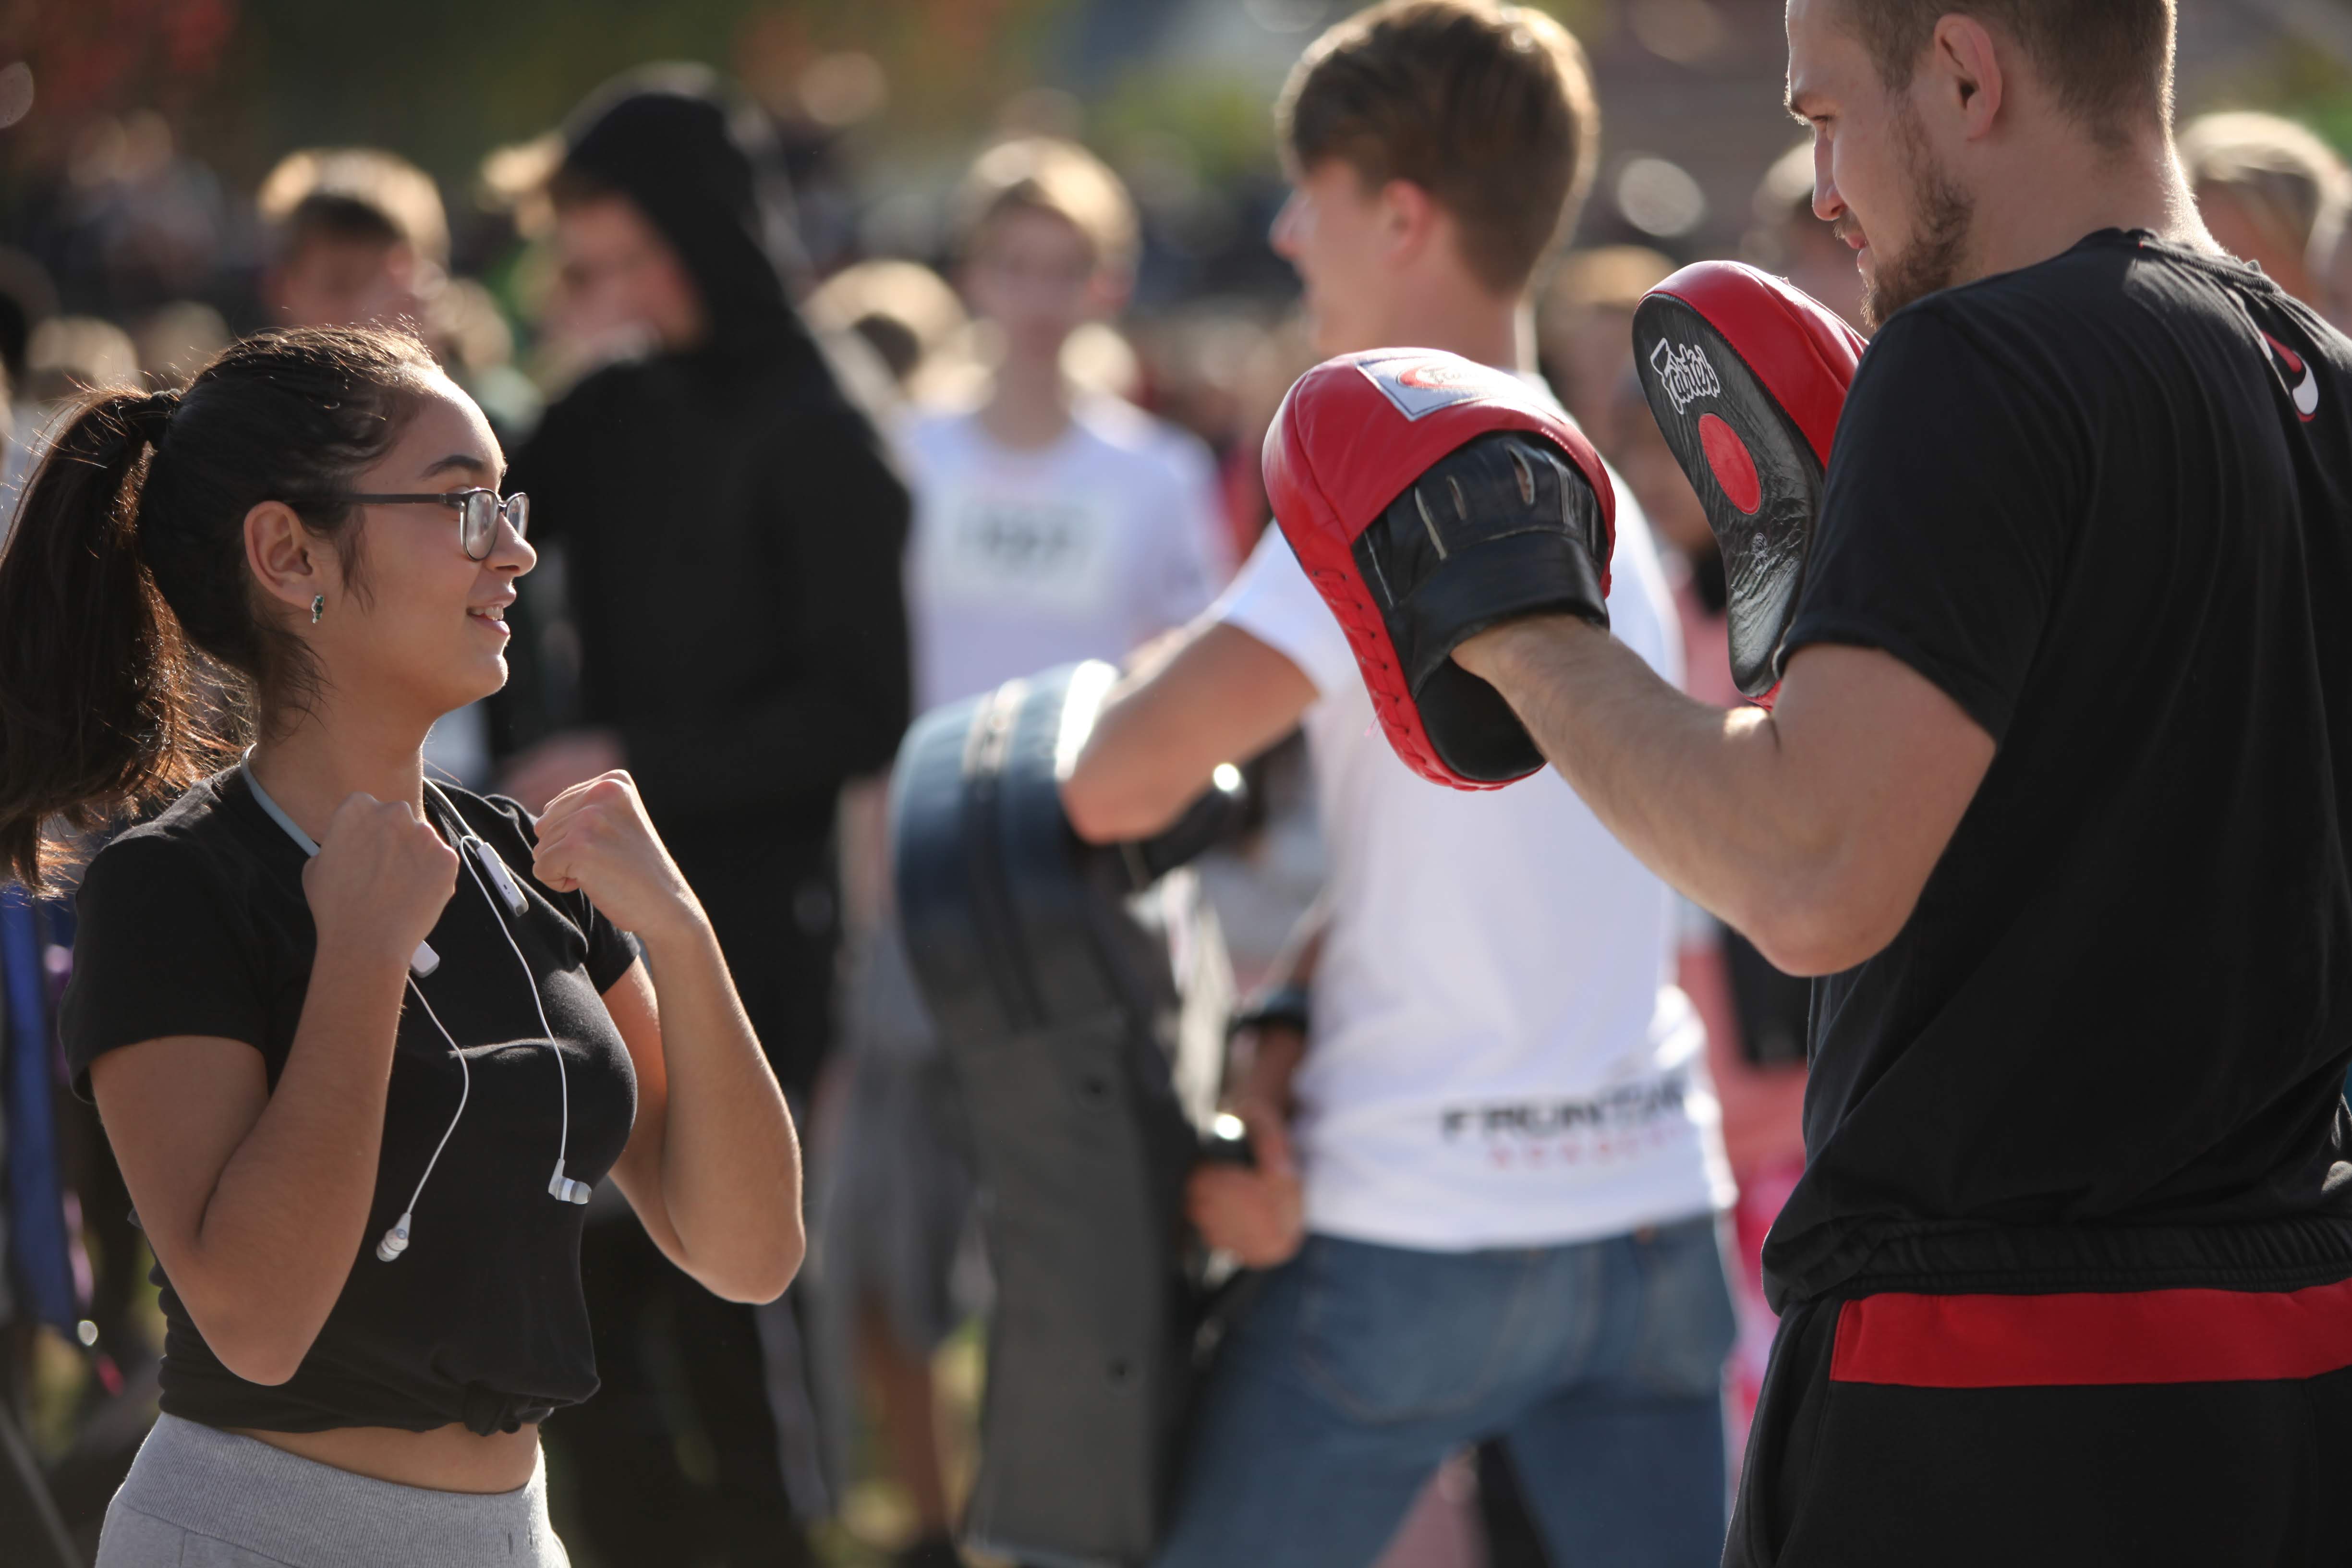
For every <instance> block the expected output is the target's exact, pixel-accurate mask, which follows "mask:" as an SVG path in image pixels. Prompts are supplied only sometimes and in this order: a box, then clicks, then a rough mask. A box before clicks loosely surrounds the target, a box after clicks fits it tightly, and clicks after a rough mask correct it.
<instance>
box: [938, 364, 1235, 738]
mask: <svg viewBox="0 0 2352 1568" xmlns="http://www.w3.org/2000/svg"><path fill="white" fill-rule="evenodd" d="M901 437H902V439H901V450H902V452H903V453H904V455H905V457H906V460H907V468H908V479H909V481H910V482H911V483H912V485H913V487H914V492H915V524H914V533H913V538H912V540H911V542H910V543H909V545H908V554H907V574H908V584H907V587H908V612H909V614H910V616H911V617H912V620H913V631H914V643H915V696H916V704H917V707H918V708H919V710H929V709H932V708H936V707H939V706H940V704H942V703H947V702H953V701H955V700H958V699H960V698H964V697H970V696H971V695H973V694H974V693H976V692H982V691H987V690H990V689H993V688H994V687H996V686H998V685H1000V684H1002V683H1003V682H1004V681H1006V680H1010V679H1013V677H1014V676H1021V675H1034V674H1036V673H1038V672H1039V671H1040V670H1044V669H1049V668H1053V667H1054V666H1055V665H1059V664H1067V663H1069V662H1071V661H1072V660H1075V659H1081V658H1107V659H1113V660H1116V659H1118V658H1123V657H1124V656H1125V655H1126V654H1127V653H1129V651H1130V650H1131V649H1133V648H1134V647H1136V645H1137V644H1139V643H1141V642H1144V641H1147V640H1149V639H1150V638H1151V637H1156V636H1158V635H1159V634H1160V633H1161V632H1164V631H1166V630H1168V629H1169V628H1170V627H1171V626H1181V625H1183V624H1184V623H1185V622H1186V621H1188V620H1190V619H1191V618H1192V616H1195V615H1197V614H1198V613H1199V612H1200V610H1201V609H1202V606H1203V605H1207V604H1208V603H1209V601H1210V600H1211V599H1212V598H1213V597H1214V596H1215V594H1216V587H1217V584H1218V583H1219V582H1220V581H1222V580H1223V575H1224V570H1225V566H1226V563H1225V561H1224V559H1223V544H1222V540H1223V527H1222V525H1221V523H1220V521H1219V519H1218V510H1217V494H1216V471H1215V465H1214V463H1213V461H1212V459H1211V458H1210V456H1209V450H1208V448H1207V447H1204V446H1202V444H1201V442H1200V441H1199V440H1197V439H1196V438H1194V437H1192V436H1191V435H1189V434H1187V433H1185V432H1184V431H1181V430H1179V429H1178V428H1176V427H1175V426H1172V425H1168V424H1164V423H1162V422H1161V421H1160V420H1157V419H1154V418H1152V417H1151V416H1149V415H1147V414H1145V413H1143V412H1142V411H1141V410H1139V409H1137V408H1134V407H1132V406H1130V405H1127V404H1124V403H1120V402H1118V401H1116V400H1114V399H1110V398H1093V399H1089V400H1087V401H1085V402H1082V403H1081V404H1080V405H1079V406H1078V407H1077V409H1076V411H1075V414H1074V416H1073V419H1072V422H1071V426H1070V428H1069V430H1068V431H1067V432H1066V434H1065V435H1064V436H1063V437H1062V438H1061V439H1060V440H1058V441H1056V442H1055V443H1054V444H1053V445H1052V446H1050V447H1042V448H1040V449H1038V450H1035V451H1014V450H1011V449H1008V448H1007V447H1003V446H1000V445H999V444H998V443H997V442H995V441H994V440H992V439H991V438H990V437H989V435H988V433H987V432H986V431H985V430H983V429H982V427H981V424H980V420H979V417H978V416H976V415H972V414H929V415H923V416H917V417H915V418H914V419H912V420H910V421H909V422H908V425H907V426H906V428H905V429H904V430H903V431H902V432H901Z"/></svg>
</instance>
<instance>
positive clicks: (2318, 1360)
mask: <svg viewBox="0 0 2352 1568" xmlns="http://www.w3.org/2000/svg"><path fill="white" fill-rule="evenodd" d="M2346 1366H2352V1279H2346V1280H2341V1281H2339V1282H2337V1283H2336V1284H2333V1285H2315V1286H2312V1287H2311V1288H2310V1289H2305V1290H2283V1291H2260V1290H2139V1291H2127V1292H2119V1293H2112V1294H2110V1293H2105V1292H2099V1293H2094V1292H2088V1291H2084V1292H2077V1293H2073V1294H2067V1295H2056V1296H1921V1295H1903V1294H1888V1295H1883V1296H1864V1297H1863V1298H1861V1299H1860V1300H1853V1301H1848V1302H1846V1303H1845V1305H1844V1306H1843V1308H1841V1309H1840V1310H1839V1312H1838V1326H1837V1346H1836V1349H1835V1351H1834V1352H1832V1356H1831V1359H1830V1380H1831V1381H1832V1382H1833V1383H1887V1384H1901V1385H1903V1386H1906V1387H1909V1388H2032V1387H2048V1386H2053V1385H2068V1384H2073V1385H2080V1384H2116V1383H2237V1382H2253V1381H2260V1380H2265V1379H2273V1378H2304V1377H2317V1376H2319V1375H2320V1374H2321V1373H2329V1372H2335V1371H2336V1370H2337V1369H2338V1368H2341V1367H2346Z"/></svg>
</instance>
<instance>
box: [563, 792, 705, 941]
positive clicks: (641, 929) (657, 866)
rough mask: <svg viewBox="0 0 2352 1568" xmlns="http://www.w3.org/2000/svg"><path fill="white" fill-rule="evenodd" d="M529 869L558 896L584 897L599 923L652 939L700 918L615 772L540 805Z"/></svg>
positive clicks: (692, 898) (674, 866)
mask: <svg viewBox="0 0 2352 1568" xmlns="http://www.w3.org/2000/svg"><path fill="white" fill-rule="evenodd" d="M531 870H532V873H533V874H534V875H536V876H537V877H538V878H539V879H540V880H541V882H544V883H545V884H547V886H549V887H551V888H553V889H555V890H556V891H557V892H560V893H568V892H571V891H572V890H573V889H581V890H583V891H584V892H586V893H587V895H588V897H589V900H590V901H591V902H593V903H594V904H595V906H596V907H597V908H598V909H599V910H603V911H604V918H605V919H606V920H609V921H612V922H613V923H614V925H616V926H619V927H620V928H621V929H622V930H624V931H635V932H636V933H637V934H638V935H639V936H643V937H649V938H650V937H658V936H662V935H666V934H668V933H669V932H670V931H675V930H680V929H686V928H690V927H693V926H696V925H699V924H702V923H704V921H705V917H704V915H703V912H702V905H701V904H700V902H698V900H696V898H695V896H694V889H691V888H688V886H687V885H686V879H685V878H684V877H682V876H680V875H679V874H678V869H677V862H676V861H674V860H672V859H671V858H669V851H668V850H667V849H665V848H663V847H662V841H661V839H660V838H659V837H657V836H656V834H655V832H654V825H653V823H652V822H651V821H650V820H649V819H648V818H647V817H646V807H645V803H644V802H643V801H641V800H639V799H638V798H637V785H636V781H635V779H632V778H631V777H629V775H628V774H627V773H625V772H623V771H621V770H619V769H615V770H614V771H613V772H611V773H604V774H601V775H599V776H598V777H595V778H593V779H590V780H589V781H588V782H587V783H585V784H573V785H572V787H571V788H570V789H567V790H565V791H564V792H563V793H562V795H557V796H556V797H555V798H554V799H553V800H551V801H549V802H548V803H547V815H546V816H542V817H541V818H540V819H539V853H538V854H537V855H536V856H535V857H534V858H532V860H531Z"/></svg>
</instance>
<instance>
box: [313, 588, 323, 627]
mask: <svg viewBox="0 0 2352 1568" xmlns="http://www.w3.org/2000/svg"><path fill="white" fill-rule="evenodd" d="M326 613H327V595H324V594H317V595H312V596H311V599H310V624H311V625H312V626H317V625H318V624H319V617H320V616H323V615H325V614H326Z"/></svg>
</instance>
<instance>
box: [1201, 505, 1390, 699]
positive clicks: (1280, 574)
mask: <svg viewBox="0 0 2352 1568" xmlns="http://www.w3.org/2000/svg"><path fill="white" fill-rule="evenodd" d="M1209 613H1210V615H1211V616H1213V618H1214V619H1216V620H1219V621H1222V622H1223V623H1224V624H1225V625H1227V626H1235V627H1238V628H1239V629H1241V630H1243V631H1245V632H1247V633H1249V635H1250V636H1252V637H1255V638H1257V640H1258V641H1260V642H1262V643H1264V644H1265V645H1266V646H1267V647H1270V648H1272V649H1274V651H1275V652H1276V653H1278V654H1280V655H1282V657H1283V658H1286V659H1288V660H1290V662H1291V663H1293V664H1295V665H1297V667H1298V668H1299V669H1300V670H1301V671H1302V672H1303V673H1304V674H1305V675H1306V677H1307V679H1309V680H1311V681H1313V682H1314V683H1315V689H1316V691H1317V692H1318V693H1319V694H1320V695H1322V696H1326V697H1328V696H1329V695H1331V694H1332V693H1333V692H1335V691H1345V690H1346V689H1348V687H1349V684H1350V683H1352V682H1360V681H1361V680H1362V679H1363V677H1362V676H1361V675H1360V674H1359V673H1357V669H1356V654H1355V650H1354V649H1353V648H1351V647H1349V646H1348V634H1347V633H1346V632H1345V631H1343V630H1341V629H1340V626H1339V618H1338V617H1337V616H1333V615H1332V614H1331V607H1330V606H1329V605H1326V604H1325V603H1324V602H1323V595H1320V594H1318V593H1317V592H1316V591H1315V584H1313V583H1312V582H1310V581H1308V579H1307V572H1306V569H1305V568H1304V567H1302V566H1300V565H1299V564H1298V557H1297V556H1296V555H1294V554H1292V553H1291V551H1290V542H1289V541H1288V540H1286V539H1285V538H1283V536H1282V530H1280V529H1278V528H1269V529H1267V530H1266V531H1265V534H1264V535H1262V536H1261V537H1260V538H1259V540H1258V542H1257V548H1256V549H1255V550H1254V551H1252V552H1250V558H1249V560H1248V561H1247V562H1246V563H1244V564H1243V566H1242V570H1241V575H1239V576H1237V577H1235V578H1234V581H1233V584H1232V586H1230V587H1228V588H1227V589H1226V590H1225V594H1224V597H1223V598H1221V599H1219V600H1218V601H1217V603H1216V604H1215V605H1213V606H1212V608H1211V610H1210V612H1209Z"/></svg>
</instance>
